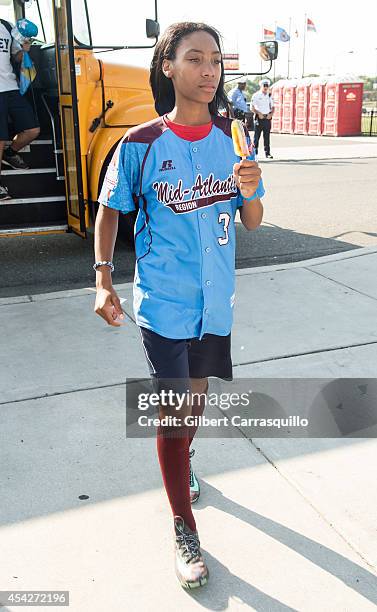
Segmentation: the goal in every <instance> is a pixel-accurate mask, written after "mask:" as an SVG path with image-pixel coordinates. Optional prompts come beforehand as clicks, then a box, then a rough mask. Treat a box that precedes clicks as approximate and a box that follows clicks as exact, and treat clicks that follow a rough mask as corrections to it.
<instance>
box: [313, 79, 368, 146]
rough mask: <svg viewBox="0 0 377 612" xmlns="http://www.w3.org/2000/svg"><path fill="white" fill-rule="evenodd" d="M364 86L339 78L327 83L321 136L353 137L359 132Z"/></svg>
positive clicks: (357, 81)
mask: <svg viewBox="0 0 377 612" xmlns="http://www.w3.org/2000/svg"><path fill="white" fill-rule="evenodd" d="M363 87H364V84H363V83H362V82H360V81H359V80H357V79H356V80H355V81H352V80H351V81H347V79H345V78H342V77H339V78H334V79H333V80H331V81H329V82H328V83H327V85H326V91H325V108H324V121H323V134H324V135H326V136H355V135H358V134H360V132H361V114H362V106H363Z"/></svg>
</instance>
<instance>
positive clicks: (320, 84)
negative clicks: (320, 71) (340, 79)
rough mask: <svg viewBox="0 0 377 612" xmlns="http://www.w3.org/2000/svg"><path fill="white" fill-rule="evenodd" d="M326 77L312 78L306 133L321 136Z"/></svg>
mask: <svg viewBox="0 0 377 612" xmlns="http://www.w3.org/2000/svg"><path fill="white" fill-rule="evenodd" d="M326 82H327V80H326V78H313V80H312V83H311V85H310V95H309V119H308V134H310V135H312V136H321V134H322V131H323V116H324V114H323V111H324V104H325V87H326Z"/></svg>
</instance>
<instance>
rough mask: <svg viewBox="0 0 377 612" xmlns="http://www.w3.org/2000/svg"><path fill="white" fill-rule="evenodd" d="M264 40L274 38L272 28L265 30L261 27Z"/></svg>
mask: <svg viewBox="0 0 377 612" xmlns="http://www.w3.org/2000/svg"><path fill="white" fill-rule="evenodd" d="M263 32H264V40H275V32H274V31H273V30H267V29H266V28H263Z"/></svg>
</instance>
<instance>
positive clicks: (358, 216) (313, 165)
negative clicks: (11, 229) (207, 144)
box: [0, 159, 377, 297]
mask: <svg viewBox="0 0 377 612" xmlns="http://www.w3.org/2000/svg"><path fill="white" fill-rule="evenodd" d="M260 161H261V167H262V172H263V178H264V183H265V188H266V195H265V197H264V202H263V203H264V209H265V214H264V220H263V224H262V225H261V226H260V227H259V228H258V229H257V230H256V231H252V232H247V231H246V230H245V228H244V227H243V226H242V224H240V223H237V253H236V257H237V262H236V266H237V268H245V267H255V266H261V265H272V264H277V263H286V262H294V261H301V260H303V259H308V258H311V257H320V256H322V255H328V254H331V253H338V252H340V251H347V250H350V249H355V248H359V247H364V246H375V245H377V215H376V187H375V178H374V177H376V176H377V159H349V160H348V159H343V160H321V161H301V162H279V161H277V160H271V161H264V160H263V159H262V160H260ZM0 258H1V262H2V265H1V271H0V297H10V296H12V297H13V296H19V295H30V294H35V293H45V292H51V291H61V290H64V289H77V288H81V287H92V286H94V272H93V270H92V269H91V265H92V263H93V236H90V237H89V238H88V240H82V239H81V238H79V237H78V236H76V235H74V234H65V235H55V236H54V235H51V236H46V237H43V236H29V237H22V238H21V237H18V238H2V239H0ZM114 263H115V265H116V271H115V272H114V274H113V281H114V283H122V282H127V281H131V280H133V272H134V263H135V257H134V253H133V250H132V249H131V248H130V246H129V245H127V244H126V243H125V242H123V241H122V240H121V239H120V238H118V240H117V244H116V249H115V256H114Z"/></svg>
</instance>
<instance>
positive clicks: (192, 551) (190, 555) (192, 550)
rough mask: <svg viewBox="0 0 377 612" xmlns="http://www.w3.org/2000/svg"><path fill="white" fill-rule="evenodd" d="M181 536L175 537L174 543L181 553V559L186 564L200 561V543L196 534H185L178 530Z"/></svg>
mask: <svg viewBox="0 0 377 612" xmlns="http://www.w3.org/2000/svg"><path fill="white" fill-rule="evenodd" d="M178 529H179V531H180V533H181V535H178V536H176V541H177V542H178V544H179V548H180V549H181V551H182V557H183V558H184V559H185V561H186V563H190V562H191V561H199V560H200V542H199V538H198V536H197V535H196V534H194V533H193V534H191V533H185V532H183V531H182V530H181V529H180V528H178Z"/></svg>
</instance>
